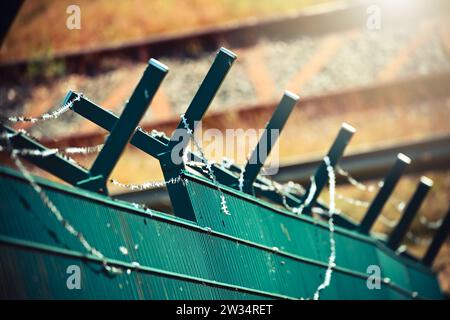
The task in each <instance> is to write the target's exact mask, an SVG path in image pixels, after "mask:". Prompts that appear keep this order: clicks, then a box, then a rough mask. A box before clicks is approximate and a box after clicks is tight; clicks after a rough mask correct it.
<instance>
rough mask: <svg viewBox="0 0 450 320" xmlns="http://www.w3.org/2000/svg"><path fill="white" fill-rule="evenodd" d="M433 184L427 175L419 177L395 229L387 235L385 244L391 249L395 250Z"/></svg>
mask: <svg viewBox="0 0 450 320" xmlns="http://www.w3.org/2000/svg"><path fill="white" fill-rule="evenodd" d="M432 186H433V181H432V180H431V179H429V178H427V177H421V178H420V182H419V184H418V185H417V189H416V191H415V192H414V195H413V196H412V198H411V199H410V200H409V202H408V205H407V206H406V208H405V211H404V213H403V215H402V217H401V219H400V221H399V222H398V223H397V225H396V226H395V229H394V230H393V231H392V233H391V234H390V236H389V239H388V241H387V246H388V247H389V248H391V249H392V250H397V248H398V247H399V246H400V243H401V241H402V239H403V237H404V236H405V234H406V232H407V231H408V228H409V226H410V225H411V223H412V222H413V220H414V217H415V216H416V213H417V211H418V210H419V208H420V206H421V204H422V203H423V200H424V199H425V197H426V196H427V194H428V191H429V190H430V189H431V187H432Z"/></svg>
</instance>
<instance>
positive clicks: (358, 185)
mask: <svg viewBox="0 0 450 320" xmlns="http://www.w3.org/2000/svg"><path fill="white" fill-rule="evenodd" d="M336 172H337V173H338V174H339V175H341V176H343V177H345V178H346V179H347V181H348V182H349V183H350V184H351V185H353V186H354V187H356V188H358V189H359V190H362V191H368V192H375V190H376V189H377V188H376V187H375V186H374V185H367V184H364V183H362V182H360V181H358V180H356V179H355V178H353V176H352V175H351V174H350V173H349V172H348V171H346V170H344V169H343V168H342V167H340V166H339V165H337V166H336Z"/></svg>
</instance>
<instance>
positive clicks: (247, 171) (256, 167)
mask: <svg viewBox="0 0 450 320" xmlns="http://www.w3.org/2000/svg"><path fill="white" fill-rule="evenodd" d="M298 99H299V97H298V96H297V95H296V94H294V93H292V92H290V91H287V90H286V91H285V92H284V95H283V97H282V99H281V101H280V103H279V104H278V106H277V108H276V109H275V112H274V113H273V114H272V117H271V118H270V120H269V122H268V123H267V125H266V128H265V130H264V133H263V134H262V135H261V137H260V140H259V142H258V144H257V145H256V147H255V148H254V149H253V152H252V155H251V156H250V159H248V161H247V163H246V164H245V167H244V170H243V172H244V174H243V180H244V181H243V191H244V192H246V193H248V194H253V193H254V192H253V183H254V182H255V179H256V177H257V176H258V174H259V172H260V171H261V168H262V167H263V165H264V163H265V161H266V159H267V157H268V156H269V155H270V151H271V150H272V147H273V145H274V144H275V143H276V141H277V139H278V136H279V133H281V130H283V127H284V125H285V124H286V121H287V120H288V118H289V116H290V114H291V112H292V110H293V108H294V106H295V104H296V103H297V102H298ZM273 130H275V133H276V134H275V136H273V135H272V133H273V132H274V131H273Z"/></svg>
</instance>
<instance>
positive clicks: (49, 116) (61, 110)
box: [7, 93, 83, 123]
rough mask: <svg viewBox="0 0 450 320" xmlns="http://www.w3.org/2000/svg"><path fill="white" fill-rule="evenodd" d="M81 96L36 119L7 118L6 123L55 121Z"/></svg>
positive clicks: (26, 117) (81, 94) (79, 95)
mask: <svg viewBox="0 0 450 320" xmlns="http://www.w3.org/2000/svg"><path fill="white" fill-rule="evenodd" d="M82 96H83V93H77V94H76V97H75V98H73V99H71V100H70V101H68V102H66V103H65V104H64V105H62V106H58V107H56V110H54V111H51V112H48V113H44V114H42V115H40V116H38V117H28V116H10V117H8V118H7V120H8V121H11V122H31V123H36V122H38V121H44V120H50V119H57V118H58V117H59V116H60V115H62V114H64V113H66V112H67V111H68V110H69V109H70V108H71V107H72V105H73V104H74V102H75V101H80V99H81V97H82Z"/></svg>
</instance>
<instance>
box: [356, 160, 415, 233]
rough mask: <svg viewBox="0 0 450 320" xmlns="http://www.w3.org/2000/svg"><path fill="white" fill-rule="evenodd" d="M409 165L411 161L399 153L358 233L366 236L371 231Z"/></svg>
mask: <svg viewBox="0 0 450 320" xmlns="http://www.w3.org/2000/svg"><path fill="white" fill-rule="evenodd" d="M410 163H411V159H410V158H408V157H407V156H405V155H404V154H403V153H399V154H398V155H397V159H396V161H395V163H394V165H393V166H392V168H391V170H390V171H389V173H388V174H387V176H386V178H385V179H384V182H383V186H382V187H381V189H380V190H379V191H378V193H377V195H376V196H375V199H374V200H373V201H372V203H371V204H370V206H369V209H368V210H367V213H366V215H365V216H364V218H363V220H362V221H361V223H360V224H359V226H358V231H359V232H361V233H363V234H368V233H369V231H370V229H372V226H373V224H374V223H375V221H376V219H377V217H378V215H379V214H380V213H381V210H383V207H384V205H385V204H386V202H387V200H388V198H389V196H390V195H391V193H392V191H393V190H394V188H395V186H396V185H397V182H398V181H399V179H400V177H401V175H402V174H403V172H404V171H405V169H406V166H407V165H408V164H410Z"/></svg>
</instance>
